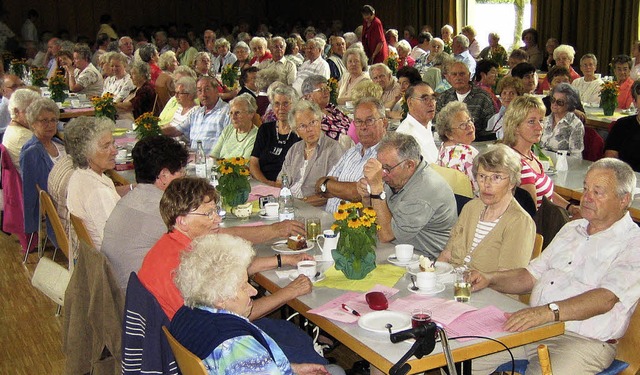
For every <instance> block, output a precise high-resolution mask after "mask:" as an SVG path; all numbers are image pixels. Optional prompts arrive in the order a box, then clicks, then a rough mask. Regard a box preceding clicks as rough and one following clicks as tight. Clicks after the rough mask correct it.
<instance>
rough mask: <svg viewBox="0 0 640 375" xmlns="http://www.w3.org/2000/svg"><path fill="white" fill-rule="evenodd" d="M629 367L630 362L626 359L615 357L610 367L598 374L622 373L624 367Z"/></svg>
mask: <svg viewBox="0 0 640 375" xmlns="http://www.w3.org/2000/svg"><path fill="white" fill-rule="evenodd" d="M627 367H629V364H628V363H627V362H624V361H620V360H617V359H614V360H613V362H612V363H611V365H610V366H609V367H607V368H606V369H605V370H604V371H602V372H601V373H599V374H598V375H615V374H619V373H621V372H622V371H623V370H624V369H626V368H627Z"/></svg>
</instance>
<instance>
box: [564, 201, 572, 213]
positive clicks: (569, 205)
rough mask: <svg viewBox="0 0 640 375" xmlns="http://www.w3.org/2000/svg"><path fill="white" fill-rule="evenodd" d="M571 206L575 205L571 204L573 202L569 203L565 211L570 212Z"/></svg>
mask: <svg viewBox="0 0 640 375" xmlns="http://www.w3.org/2000/svg"><path fill="white" fill-rule="evenodd" d="M571 206H573V205H572V204H571V202H569V204H567V207H565V208H564V209H565V210H566V211H569V207H571Z"/></svg>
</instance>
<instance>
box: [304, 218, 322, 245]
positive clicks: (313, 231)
mask: <svg viewBox="0 0 640 375" xmlns="http://www.w3.org/2000/svg"><path fill="white" fill-rule="evenodd" d="M305 225H306V229H307V241H315V240H316V237H318V236H319V235H320V233H321V230H322V225H321V223H320V218H317V217H309V218H307V219H306V224H305Z"/></svg>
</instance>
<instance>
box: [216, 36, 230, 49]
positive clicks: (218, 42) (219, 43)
mask: <svg viewBox="0 0 640 375" xmlns="http://www.w3.org/2000/svg"><path fill="white" fill-rule="evenodd" d="M214 47H216V48H218V47H227V49H228V48H230V47H231V44H230V43H229V41H228V40H226V39H225V38H218V39H216V42H215V43H214Z"/></svg>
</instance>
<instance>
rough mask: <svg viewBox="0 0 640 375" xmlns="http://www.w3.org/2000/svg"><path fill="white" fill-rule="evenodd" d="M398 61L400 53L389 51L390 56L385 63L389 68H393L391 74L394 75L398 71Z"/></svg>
mask: <svg viewBox="0 0 640 375" xmlns="http://www.w3.org/2000/svg"><path fill="white" fill-rule="evenodd" d="M398 61H399V59H398V55H397V54H395V53H394V52H391V53H389V57H387V59H386V60H385V64H387V66H388V67H389V69H391V74H393V75H394V76H395V75H396V73H397V72H398Z"/></svg>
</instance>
